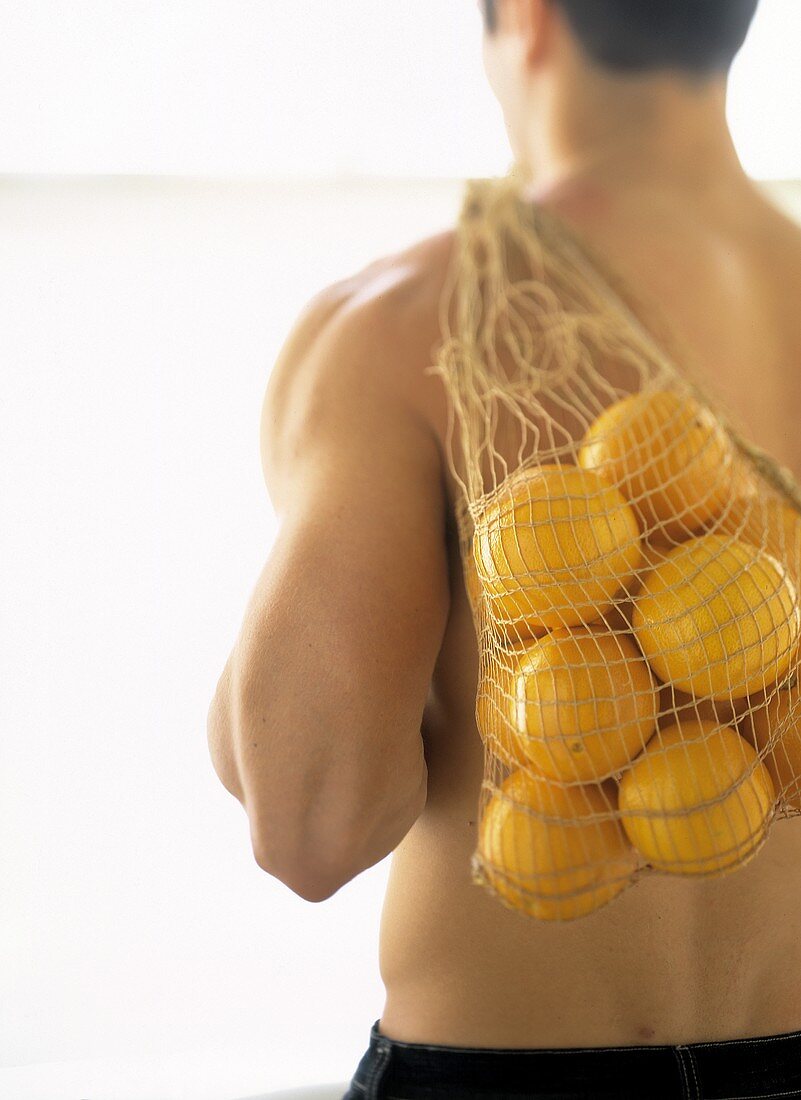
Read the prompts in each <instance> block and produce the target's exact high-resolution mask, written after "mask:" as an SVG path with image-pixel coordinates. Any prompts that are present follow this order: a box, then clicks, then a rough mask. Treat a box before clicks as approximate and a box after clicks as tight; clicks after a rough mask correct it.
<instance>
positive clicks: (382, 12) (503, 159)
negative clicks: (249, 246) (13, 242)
mask: <svg viewBox="0 0 801 1100" xmlns="http://www.w3.org/2000/svg"><path fill="white" fill-rule="evenodd" d="M0 30H2V33H0V134H1V135H2V141H1V142H0V171H4V172H99V173H106V172H115V173H116V172H121V173H131V172H132V173H146V174H155V173H177V174H192V175H193V174H226V175H232V174H246V175H249V174H256V175H265V174H266V175H270V176H276V175H280V176H287V175H302V176H310V175H314V176H319V175H342V174H349V173H356V174H375V175H393V176H405V177H410V176H411V177H420V176H434V177H439V178H441V177H448V176H450V177H459V176H463V175H492V174H495V173H496V172H499V171H503V170H504V168H505V167H506V163H507V159H508V154H507V147H506V142H505V136H504V132H503V127H502V126H501V125H500V115H499V112H498V109H497V107H496V106H495V104H494V102H493V101H492V100H491V98H490V97H489V95H488V94H487V91H486V88H485V82H484V76H483V72H482V69H481V59H480V19H479V14H478V7H477V2H476V0H337V2H336V3H331V0H24V2H23V0H0ZM799 40H801V5H799V4H798V0H761V5H760V10H759V11H758V14H757V17H756V20H755V22H754V26H753V27H752V30H751V34H750V36H749V40H748V41H747V42H746V45H745V47H744V49H743V51H742V52H741V54H740V56H739V57H738V58H737V60H736V62H735V67H734V69H733V72H732V76H731V98H730V105H731V110H730V121H731V126H732V130H733V132H734V134H735V137H736V139H737V144H738V147H739V149H740V151H741V156H742V158H743V162H744V164H745V166H746V169H747V171H748V172H749V173H750V174H751V175H753V176H755V177H756V178H759V179H767V178H773V179H788V178H797V177H799V176H801V127H799V126H798V125H797V121H796V114H795V106H794V105H796V104H798V103H799V102H801V65H799V63H798V43H799Z"/></svg>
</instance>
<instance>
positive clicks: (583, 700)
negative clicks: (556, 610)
mask: <svg viewBox="0 0 801 1100" xmlns="http://www.w3.org/2000/svg"><path fill="white" fill-rule="evenodd" d="M513 681H514V699H513V707H514V709H513V714H512V717H513V719H514V724H515V729H516V730H517V734H518V739H519V743H520V748H521V750H522V751H523V752H524V753H525V754H526V756H528V757H529V759H530V760H531V763H532V764H533V765H534V767H535V768H536V769H537V770H538V771H540V772H542V773H543V774H544V775H548V776H551V777H552V778H553V779H559V780H561V781H563V782H571V781H573V782H586V781H588V780H598V779H602V778H604V777H606V776H610V775H613V774H614V773H615V772H619V771H620V770H621V769H622V768H623V767H625V766H626V765H627V764H628V763H629V762H630V761H631V760H632V759H633V758H634V757H635V756H636V755H637V753H638V752H641V751H642V749H643V748H644V747H645V743H646V741H647V740H648V738H649V737H650V736H651V734H652V733H653V731H654V729H655V728H656V719H657V714H658V710H659V697H658V695H657V690H656V685H655V683H654V680H653V677H652V676H651V672H650V669H649V668H648V665H647V664H646V663H645V661H644V660H643V657H642V654H641V653H640V651H639V650H638V649H637V647H636V645H635V644H634V641H633V639H632V638H631V637H630V636H628V635H626V634H614V633H611V632H610V631H608V630H607V629H606V628H605V627H603V626H591V627H575V628H573V629H572V630H568V629H562V630H554V631H553V632H552V633H551V634H547V635H546V636H545V637H544V638H541V639H535V640H533V641H531V642H530V643H528V645H527V646H526V647H525V648H524V649H523V650H522V652H521V655H520V657H519V658H518V663H517V670H516V673H515V675H514V677H513Z"/></svg>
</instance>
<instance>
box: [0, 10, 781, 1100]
mask: <svg viewBox="0 0 801 1100" xmlns="http://www.w3.org/2000/svg"><path fill="white" fill-rule="evenodd" d="M799 41H801V10H799V8H798V6H797V5H796V4H795V3H794V2H793V0H763V10H762V12H761V14H760V16H759V17H758V22H757V24H756V26H755V28H754V31H753V36H752V39H751V40H750V41H749V43H748V45H747V47H746V50H745V51H744V52H743V54H742V56H741V58H740V59H739V60H738V63H737V66H736V68H735V70H734V74H733V77H732V95H731V105H732V106H731V110H732V127H733V130H734V132H735V136H736V140H737V142H738V147H739V149H740V152H741V156H742V158H743V161H744V163H745V165H746V167H747V169H748V170H749V171H750V172H751V174H752V175H754V176H755V177H756V178H762V179H769V178H780V179H792V178H794V177H798V176H801V127H799V125H798V121H797V116H796V113H795V111H794V109H793V106H794V104H797V103H798V102H801V96H799V92H800V91H801V76H799V73H801V66H799V65H798V56H797V53H798V51H797V47H796V46H795V45H794V43H797V42H799ZM0 134H2V142H1V143H0V168H2V171H3V172H4V173H5V175H4V176H3V177H2V180H0V257H1V258H2V260H1V262H0V303H2V308H1V309H0V348H1V349H2V359H3V365H4V370H3V380H4V385H3V400H2V401H0V491H1V492H2V502H3V515H4V517H5V518H4V522H3V524H2V526H0V551H1V552H2V564H3V568H2V570H0V615H1V616H2V622H3V625H4V626H5V628H6V629H4V630H3V631H2V633H1V634H0V661H1V664H0V667H2V669H3V673H4V675H3V678H2V691H0V729H2V734H3V736H2V738H0V856H1V857H2V862H0V868H2V878H1V879H0V881H2V883H3V887H4V889H3V892H2V908H0V1100H184V1098H185V1100H189V1098H190V1097H191V1098H192V1100H233V1098H234V1097H236V1096H239V1095H243V1096H244V1095H247V1094H249V1093H255V1092H258V1091H266V1090H268V1089H276V1088H279V1087H287V1086H292V1085H301V1084H304V1083H312V1082H322V1081H327V1080H345V1079H346V1078H348V1077H349V1076H350V1075H351V1074H352V1072H353V1070H354V1068H355V1065H356V1063H357V1062H358V1059H359V1058H360V1057H361V1054H362V1053H363V1050H364V1048H365V1046H366V1043H367V1038H368V1032H369V1027H370V1024H371V1023H372V1022H373V1020H375V1019H376V1018H377V1017H378V1016H379V1015H380V1013H381V1010H382V1007H383V987H382V985H381V983H380V980H379V976H378V968H377V934H378V919H379V913H380V907H381V899H382V894H383V888H384V884H385V881H386V873H387V864H388V861H385V862H384V863H383V864H382V865H380V866H378V867H376V868H373V869H371V871H369V872H367V873H366V874H365V875H363V876H361V877H360V878H359V879H357V880H356V881H354V882H352V883H350V884H349V885H348V886H346V887H345V888H343V890H341V891H340V892H339V893H338V894H337V895H335V897H334V898H333V899H331V900H330V901H328V902H326V903H324V904H322V905H311V904H309V903H307V902H304V901H302V900H301V899H299V898H297V897H296V896H295V895H293V894H292V893H291V892H290V891H289V890H287V889H286V888H285V887H283V886H282V885H281V884H280V883H278V882H277V881H276V880H274V879H271V878H270V877H269V876H268V875H266V874H264V872H262V871H261V870H260V869H259V868H258V867H257V866H256V864H255V861H254V860H253V856H252V852H251V849H250V842H249V834H248V828H247V820H246V818H245V814H244V811H243V810H242V808H241V807H240V806H239V804H238V803H237V802H236V801H235V800H234V799H232V798H231V796H230V795H228V793H227V792H226V791H225V790H224V789H223V788H222V786H221V785H220V784H219V782H218V781H217V779H216V776H215V775H214V773H213V770H212V767H211V763H210V761H209V758H208V754H207V747H206V728H205V722H206V712H207V708H208V704H209V701H210V698H211V694H212V693H213V690H214V686H215V684H216V679H217V676H218V675H219V673H220V671H221V669H222V666H223V664H224V662H225V659H226V658H227V656H228V653H229V651H230V648H231V646H232V645H233V642H234V639H235V637H236V633H237V631H238V628H239V623H240V621H241V616H242V613H243V611H244V607H245V604H246V602H247V599H248V597H249V595H250V592H251V590H252V586H253V584H254V583H255V580H256V577H257V576H258V573H259V571H260V569H261V567H262V565H263V563H264V560H265V558H266V556H267V554H268V553H269V548H270V544H271V540H272V539H273V537H274V534H275V520H274V516H273V515H272V512H271V509H270V504H269V499H268V498H267V495H266V491H265V489H264V486H263V483H262V479H261V470H260V465H259V454H258V414H259V409H260V404H261V398H262V395H263V392H264V387H265V384H266V381H267V376H268V374H269V370H270V367H271V364H272V362H273V360H274V357H275V354H276V352H277V350H278V348H279V346H280V344H281V342H282V340H283V338H284V336H285V335H286V332H287V330H288V328H289V326H290V325H291V323H292V321H293V319H294V317H295V316H296V314H297V313H298V311H299V309H300V308H301V306H302V304H303V303H304V302H305V301H306V300H307V299H308V298H309V297H310V296H311V294H313V293H314V292H315V291H316V290H318V289H320V287H322V286H323V285H325V284H327V283H329V282H331V281H332V280H334V279H336V278H339V277H342V276H343V275H345V274H348V273H351V272H352V271H354V270H356V269H357V268H359V267H361V266H362V265H363V264H365V263H366V262H367V261H368V260H370V259H371V258H373V257H375V256H376V255H379V254H381V253H386V252H389V251H392V250H394V249H396V248H399V247H401V246H403V245H404V244H406V243H408V242H410V241H411V240H413V239H415V238H417V237H420V236H423V235H426V234H427V233H430V232H433V231H435V230H437V229H439V228H442V227H443V226H445V225H447V224H449V223H450V222H451V221H452V220H453V217H454V215H455V212H456V209H457V204H458V198H459V185H458V184H457V183H456V182H454V180H455V178H456V177H458V176H466V175H471V174H492V173H496V172H502V171H503V170H504V169H505V167H506V165H507V159H508V154H507V150H506V145H505V140H504V135H503V128H502V126H501V124H500V120H499V115H498V111H497V108H496V107H495V105H494V104H493V103H492V101H491V99H490V97H489V94H488V93H487V92H486V91H485V90H484V87H483V81H482V74H481V69H480V58H479V22H478V16H477V13H476V12H475V11H474V6H473V2H472V0H404V2H403V3H401V2H399V0H339V2H338V3H337V4H336V5H333V4H331V3H330V2H329V3H325V2H323V0H262V2H260V3H255V2H247V3H246V2H242V0H225V3H224V4H223V3H222V2H215V3H210V2H201V0H192V2H191V3H185V2H179V0H173V2H169V0H160V2H159V3H150V2H147V0H142V2H136V3H135V2H126V0H102V2H100V0H97V2H93V3H90V2H86V0H69V2H67V0H64V2H63V3H56V2H47V3H46V2H44V0H25V2H24V3H23V0H18V2H16V3H0ZM170 175H171V176H172V178H167V177H168V176H170ZM245 177H250V178H245ZM288 181H289V182H288ZM775 194H776V196H777V198H779V199H780V201H782V202H785V201H786V202H787V203H788V204H793V203H795V204H796V206H797V208H798V209H799V210H800V211H801V190H799V189H794V188H793V187H792V186H791V187H788V188H778V189H776V190H775Z"/></svg>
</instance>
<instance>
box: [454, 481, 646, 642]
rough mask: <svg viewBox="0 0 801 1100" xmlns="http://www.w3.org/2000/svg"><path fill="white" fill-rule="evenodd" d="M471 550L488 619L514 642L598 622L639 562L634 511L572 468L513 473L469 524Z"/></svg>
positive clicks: (609, 489) (610, 490)
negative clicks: (472, 524)
mask: <svg viewBox="0 0 801 1100" xmlns="http://www.w3.org/2000/svg"><path fill="white" fill-rule="evenodd" d="M473 546H474V553H475V562H476V569H477V572H478V576H479V578H480V580H481V583H482V585H483V587H484V591H485V593H486V595H487V596H488V598H489V609H490V613H491V615H492V618H493V620H494V621H495V623H496V624H497V625H498V626H499V628H500V629H501V631H502V632H503V633H505V634H506V635H507V636H512V637H515V636H516V637H517V638H519V639H524V638H530V637H533V636H536V635H538V634H542V633H544V632H545V631H546V630H550V629H552V628H553V627H559V626H575V625H577V624H578V623H583V622H590V621H592V620H593V619H596V618H598V617H599V616H600V615H601V614H603V612H604V611H606V610H608V609H609V607H611V604H612V600H613V598H614V596H615V594H616V592H617V591H618V590H619V589H620V588H621V587H623V586H624V585H625V584H627V583H628V582H629V581H630V580H631V577H632V576H633V574H634V572H635V570H636V569H637V566H638V565H639V563H640V537H639V529H638V527H637V520H636V518H635V516H634V512H633V511H632V510H631V508H630V507H629V506H628V504H627V503H626V502H625V500H624V499H623V497H622V496H621V495H620V493H618V491H617V490H616V489H613V488H612V487H611V486H609V485H607V484H606V483H605V482H604V481H603V480H602V479H601V478H600V477H598V475H597V474H594V473H591V472H587V471H585V470H579V469H578V467H576V466H553V465H546V466H541V467H539V468H537V469H533V470H530V471H525V473H522V474H521V473H518V474H516V475H515V476H513V478H512V479H510V482H509V484H508V485H507V486H506V487H505V488H502V489H501V490H499V492H498V494H497V495H496V497H495V498H494V500H493V501H492V502H491V503H490V504H489V506H488V507H487V508H486V509H485V511H484V513H483V515H482V516H481V518H480V520H479V521H478V522H477V524H476V530H475V535H474V540H473Z"/></svg>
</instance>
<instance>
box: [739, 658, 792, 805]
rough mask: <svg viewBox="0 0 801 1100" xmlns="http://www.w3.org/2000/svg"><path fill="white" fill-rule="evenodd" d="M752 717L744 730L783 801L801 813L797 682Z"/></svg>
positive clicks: (744, 724) (776, 693)
mask: <svg viewBox="0 0 801 1100" xmlns="http://www.w3.org/2000/svg"><path fill="white" fill-rule="evenodd" d="M791 683H792V686H788V685H783V686H782V687H781V688H779V689H778V690H777V691H776V692H775V693H773V694H772V695H771V696H770V697H769V698H768V700H767V703H766V704H765V705H764V706H762V707H760V708H759V709H758V710H755V711H753V713H752V714H750V715H748V716H747V718H746V719H745V721H744V722H743V726H744V728H745V730H746V731H748V733H750V737H749V740H752V741H753V744H754V747H755V748H756V750H757V751H758V752H759V754H760V756H761V758H762V760H763V761H764V763H765V767H766V768H767V769H768V771H769V772H770V775H771V778H772V780H773V783H774V785H775V787H776V790H777V791H778V792H779V794H780V796H781V798H782V801H783V802H787V803H788V804H789V805H790V806H793V807H795V808H796V809H798V810H801V696H799V691H798V685H797V682H796V681H795V679H793V681H792V682H791Z"/></svg>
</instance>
